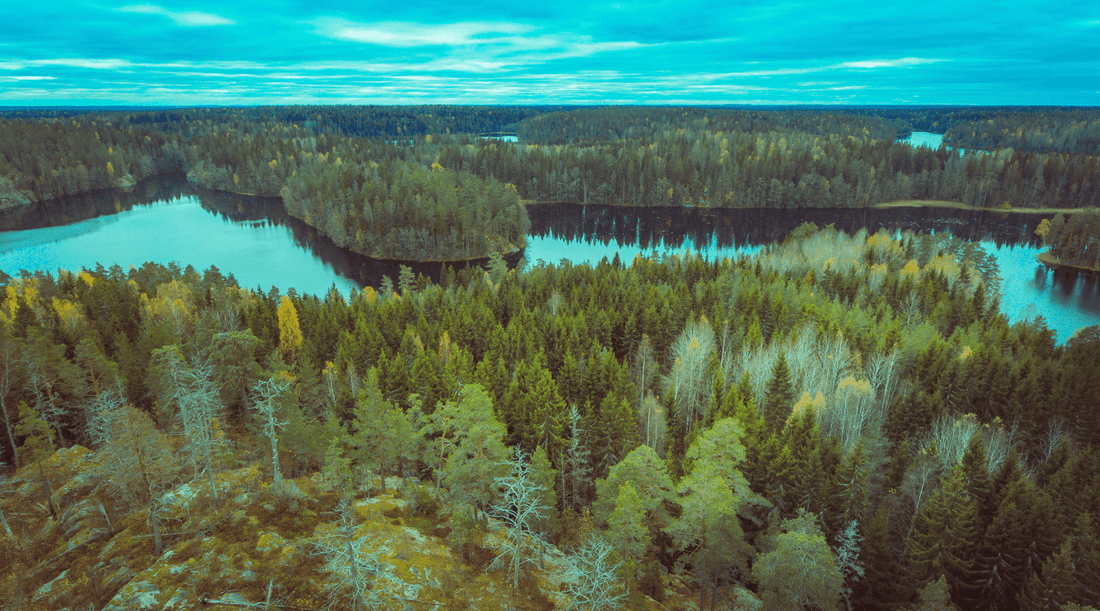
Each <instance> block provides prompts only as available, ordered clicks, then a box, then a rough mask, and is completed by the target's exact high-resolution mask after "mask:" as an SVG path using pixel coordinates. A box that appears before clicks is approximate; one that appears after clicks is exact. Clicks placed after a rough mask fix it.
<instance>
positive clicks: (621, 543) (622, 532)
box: [607, 482, 653, 590]
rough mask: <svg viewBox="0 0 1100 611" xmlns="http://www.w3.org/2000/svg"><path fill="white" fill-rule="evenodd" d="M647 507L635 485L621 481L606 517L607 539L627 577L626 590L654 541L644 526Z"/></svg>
mask: <svg viewBox="0 0 1100 611" xmlns="http://www.w3.org/2000/svg"><path fill="white" fill-rule="evenodd" d="M646 506H647V503H646V502H645V501H644V500H643V499H642V497H641V496H639V494H638V492H637V491H636V490H634V486H633V485H631V484H630V482H623V484H622V486H620V487H619V493H618V495H617V496H616V498H615V508H614V510H613V511H612V512H611V513H610V515H608V517H607V541H608V543H610V544H611V547H612V548H614V549H615V551H616V552H618V554H619V557H620V558H622V567H621V571H622V575H623V576H624V577H625V578H626V580H627V590H629V589H630V586H629V584H630V582H631V581H632V580H633V579H634V575H635V573H636V572H637V570H638V566H639V562H640V561H641V559H642V557H643V556H645V553H646V551H647V550H648V549H649V544H650V542H651V541H652V540H653V539H652V535H651V534H650V530H649V528H647V527H646V513H647V510H646Z"/></svg>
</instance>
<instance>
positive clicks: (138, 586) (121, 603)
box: [103, 581, 161, 611]
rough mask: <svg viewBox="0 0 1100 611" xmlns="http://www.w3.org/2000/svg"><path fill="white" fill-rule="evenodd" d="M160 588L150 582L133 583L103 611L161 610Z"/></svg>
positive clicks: (121, 591)
mask: <svg viewBox="0 0 1100 611" xmlns="http://www.w3.org/2000/svg"><path fill="white" fill-rule="evenodd" d="M159 595H160V588H158V587H157V586H156V585H155V584H152V583H149V582H148V581H131V582H130V583H128V584H126V587H124V588H122V590H120V591H119V593H118V594H115V597H114V598H112V599H111V601H110V602H108V603H107V606H106V607H103V611H147V610H152V609H160V608H161V606H160V603H159V602H157V597H158V596H159Z"/></svg>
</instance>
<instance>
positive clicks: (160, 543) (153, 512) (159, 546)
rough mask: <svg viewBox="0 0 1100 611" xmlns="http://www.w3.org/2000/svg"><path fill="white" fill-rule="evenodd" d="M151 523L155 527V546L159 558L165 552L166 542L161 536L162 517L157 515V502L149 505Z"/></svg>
mask: <svg viewBox="0 0 1100 611" xmlns="http://www.w3.org/2000/svg"><path fill="white" fill-rule="evenodd" d="M149 523H150V525H151V526H152V527H153V546H154V549H155V551H156V554H157V556H158V557H159V556H160V555H161V553H162V552H163V551H164V540H163V539H161V536H160V516H159V515H158V514H157V502H156V501H153V502H150V503H149Z"/></svg>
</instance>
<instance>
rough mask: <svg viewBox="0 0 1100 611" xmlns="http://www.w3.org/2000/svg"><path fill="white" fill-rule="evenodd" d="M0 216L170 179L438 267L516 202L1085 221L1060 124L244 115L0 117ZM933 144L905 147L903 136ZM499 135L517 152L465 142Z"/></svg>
mask: <svg viewBox="0 0 1100 611" xmlns="http://www.w3.org/2000/svg"><path fill="white" fill-rule="evenodd" d="M2 114H3V118H2V119H0V120H2V125H3V129H2V130H0V207H5V208H6V207H12V206H17V205H20V204H26V203H29V202H32V201H41V200H45V199H51V198H58V197H65V196H66V195H72V194H76V193H83V192H87V191H89V190H95V189H104V188H127V187H129V186H132V185H133V184H134V183H135V182H136V181H137V180H140V179H142V178H146V177H149V176H152V175H156V174H166V173H184V174H186V175H187V177H188V179H189V180H191V181H192V182H194V183H196V184H198V185H201V186H203V187H206V188H209V189H216V190H223V191H231V192H234V193H241V194H254V195H266V196H273V197H280V198H282V200H283V204H284V206H285V207H286V210H287V211H288V212H289V213H290V214H292V215H294V216H296V217H298V218H300V219H302V220H303V221H305V222H306V223H308V224H310V225H312V226H313V227H315V228H317V229H318V231H320V232H322V233H324V234H326V235H327V236H329V237H330V238H332V240H333V241H334V242H336V243H337V244H339V245H341V246H343V247H345V248H349V249H352V250H355V251H357V252H359V253H361V254H365V255H368V256H372V257H376V258H388V259H405V260H436V261H447V260H450V261H457V260H461V259H471V258H477V257H487V256H488V255H489V254H491V253H493V252H499V253H509V252H516V251H518V250H519V249H521V248H522V247H523V246H524V245H525V239H526V231H527V229H528V223H529V221H528V219H527V218H526V213H525V211H524V207H523V206H522V205H521V202H523V201H539V202H551V201H553V202H573V203H584V204H588V203H591V204H610V205H626V206H685V207H732V208H808V207H820V208H836V207H839V208H848V207H868V206H874V205H878V204H885V203H891V202H910V201H916V202H918V203H920V202H941V203H942V202H954V203H961V204H965V205H969V206H974V207H978V208H990V209H997V210H1012V209H1028V210H1044V209H1084V208H1089V207H1096V206H1098V205H1100V185H1098V184H1097V181H1096V176H1098V175H1100V150H1098V147H1100V117H1098V116H1097V113H1096V112H1095V111H1094V110H1091V109H1072V108H950V107H945V108H938V107H937V108H921V107H898V108H889V107H888V108H841V109H831V108H804V109H799V108H796V109H783V110H777V109H762V108H761V109H756V108H736V109H735V108H663V107H600V108H563V107H549V106H546V107H453V106H423V107H373V106H346V107H344V106H320V107H294V106H289V107H259V108H230V109H217V108H210V109H171V110H157V111H148V110H129V111H127V110H116V111H95V112H90V111H89V112H81V111H78V110H73V111H65V110H63V109H57V110H39V111H32V110H22V111H6V112H5V113H2ZM922 129H928V130H935V131H937V132H939V133H944V134H945V136H944V142H945V143H946V144H947V145H948V146H944V147H941V148H939V149H938V150H932V149H929V148H926V147H917V148H914V147H913V146H910V145H909V144H907V143H905V142H899V141H898V138H903V137H905V136H907V135H909V134H910V133H911V132H912V131H914V130H918V131H919V130H922ZM505 132H507V133H514V134H516V135H517V137H518V138H519V140H520V142H518V143H513V142H507V141H501V140H498V139H495V138H492V137H482V136H484V135H492V134H501V133H505Z"/></svg>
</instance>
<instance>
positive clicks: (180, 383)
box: [153, 346, 224, 500]
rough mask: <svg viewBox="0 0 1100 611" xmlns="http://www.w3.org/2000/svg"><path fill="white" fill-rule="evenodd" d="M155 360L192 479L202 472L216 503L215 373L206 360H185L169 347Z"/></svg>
mask: <svg viewBox="0 0 1100 611" xmlns="http://www.w3.org/2000/svg"><path fill="white" fill-rule="evenodd" d="M153 354H154V356H153V358H154V360H155V361H156V363H157V365H158V367H159V368H161V370H162V371H163V378H164V379H163V380H162V382H161V383H162V384H163V386H164V393H163V398H164V399H165V400H167V401H170V402H171V403H174V404H175V405H176V407H177V408H178V409H179V417H180V420H181V421H182V423H183V435H184V437H185V438H186V439H187V451H188V454H189V458H190V462H191V471H192V473H193V475H194V477H198V476H199V474H200V469H199V467H200V465H201V467H202V470H204V471H206V474H207V477H208V478H209V480H210V490H211V493H212V494H213V495H214V499H215V500H217V498H218V492H217V488H216V486H215V484H214V463H213V457H214V452H215V450H216V448H217V446H218V445H220V441H219V439H218V436H217V434H216V431H215V429H214V421H215V419H217V418H218V417H219V416H220V415H221V414H222V411H224V410H223V405H222V401H221V394H220V391H219V389H218V387H217V385H215V383H214V377H215V375H216V372H215V371H214V365H213V363H211V362H210V360H208V359H197V358H194V359H191V364H190V365H188V363H187V362H186V361H185V360H184V358H183V354H182V353H181V352H180V350H179V346H168V347H166V348H162V349H160V350H156V351H154V353H153Z"/></svg>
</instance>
